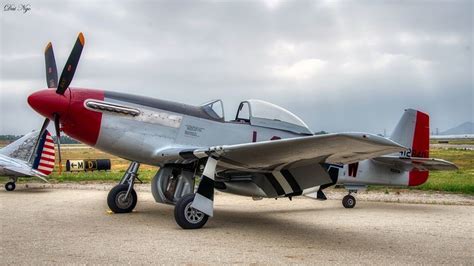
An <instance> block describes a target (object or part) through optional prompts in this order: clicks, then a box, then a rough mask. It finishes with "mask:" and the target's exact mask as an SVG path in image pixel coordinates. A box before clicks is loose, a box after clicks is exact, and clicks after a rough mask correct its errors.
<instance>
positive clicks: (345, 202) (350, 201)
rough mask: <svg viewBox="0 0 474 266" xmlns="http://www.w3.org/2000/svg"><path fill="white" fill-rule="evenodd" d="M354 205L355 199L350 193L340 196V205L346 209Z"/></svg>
mask: <svg viewBox="0 0 474 266" xmlns="http://www.w3.org/2000/svg"><path fill="white" fill-rule="evenodd" d="M355 205H356V199H355V198H354V197H353V196H352V195H346V196H344V198H342V206H344V208H347V209H352V208H354V206H355Z"/></svg>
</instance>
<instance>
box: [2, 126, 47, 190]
mask: <svg viewBox="0 0 474 266" xmlns="http://www.w3.org/2000/svg"><path fill="white" fill-rule="evenodd" d="M39 136H40V132H38V131H33V132H31V133H28V134H26V135H25V136H23V137H22V138H20V139H18V140H16V141H15V142H13V143H11V144H9V145H8V146H6V147H4V148H2V149H0V176H8V177H10V181H9V182H8V183H6V184H5V189H6V190H7V191H13V190H15V187H16V185H15V183H16V181H17V180H18V178H19V177H38V178H39V179H41V180H43V181H45V182H48V180H46V176H48V175H49V174H51V172H52V171H53V168H54V159H55V152H54V142H53V138H52V137H51V134H49V132H48V131H47V130H45V131H44V132H43V133H42V134H41V137H39Z"/></svg>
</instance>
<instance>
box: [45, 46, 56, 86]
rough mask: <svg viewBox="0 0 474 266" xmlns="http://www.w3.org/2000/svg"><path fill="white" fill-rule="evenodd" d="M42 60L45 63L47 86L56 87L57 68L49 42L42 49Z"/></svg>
mask: <svg viewBox="0 0 474 266" xmlns="http://www.w3.org/2000/svg"><path fill="white" fill-rule="evenodd" d="M44 61H45V64H46V83H47V84H48V88H56V87H57V86H58V69H57V68H56V60H55V59H54V52H53V45H52V44H51V42H50V43H48V45H46V48H45V49H44Z"/></svg>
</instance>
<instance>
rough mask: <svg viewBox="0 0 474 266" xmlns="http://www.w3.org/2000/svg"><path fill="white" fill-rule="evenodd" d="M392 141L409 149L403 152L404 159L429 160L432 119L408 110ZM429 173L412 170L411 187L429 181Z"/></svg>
mask: <svg viewBox="0 0 474 266" xmlns="http://www.w3.org/2000/svg"><path fill="white" fill-rule="evenodd" d="M390 139H391V140H393V141H395V142H397V143H399V144H401V145H403V146H405V147H407V148H409V150H408V151H405V152H402V154H401V155H402V156H403V157H421V158H428V157H429V155H430V117H429V116H428V114H426V113H423V112H420V111H417V110H414V109H407V110H405V113H403V116H402V118H401V119H400V121H399V122H398V124H397V126H396V127H395V130H394V131H393V133H392V135H391V136H390ZM428 174H429V172H428V171H419V170H416V169H415V170H412V171H410V173H409V184H408V185H409V186H418V185H421V184H423V183H425V182H426V180H427V179H428Z"/></svg>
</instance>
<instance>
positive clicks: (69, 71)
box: [56, 32, 85, 95]
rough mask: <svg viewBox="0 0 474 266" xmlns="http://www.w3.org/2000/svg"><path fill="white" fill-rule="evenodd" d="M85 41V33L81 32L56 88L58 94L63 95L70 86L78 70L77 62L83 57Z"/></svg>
mask: <svg viewBox="0 0 474 266" xmlns="http://www.w3.org/2000/svg"><path fill="white" fill-rule="evenodd" d="M84 43H85V39H84V35H83V34H82V32H80V33H79V36H77V40H76V43H75V44H74V48H72V51H71V54H70V55H69V58H68V59H67V62H66V65H65V66H64V69H63V72H62V73H61V77H60V78H59V83H58V88H57V90H56V93H57V94H61V95H63V94H64V92H65V91H66V90H67V88H68V87H69V84H71V81H72V78H73V77H74V73H75V72H76V68H77V64H78V63H79V58H80V57H81V53H82V48H83V47H84Z"/></svg>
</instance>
